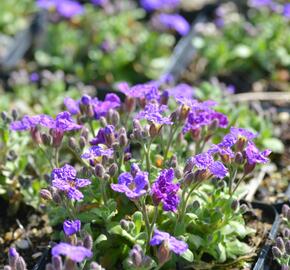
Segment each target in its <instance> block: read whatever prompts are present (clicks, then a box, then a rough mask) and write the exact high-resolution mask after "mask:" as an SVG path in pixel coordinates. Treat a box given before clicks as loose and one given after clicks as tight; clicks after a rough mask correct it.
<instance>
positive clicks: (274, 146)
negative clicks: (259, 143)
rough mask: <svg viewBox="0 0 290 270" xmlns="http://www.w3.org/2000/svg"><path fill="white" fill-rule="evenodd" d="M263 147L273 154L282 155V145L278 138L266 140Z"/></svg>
mask: <svg viewBox="0 0 290 270" xmlns="http://www.w3.org/2000/svg"><path fill="white" fill-rule="evenodd" d="M263 146H264V147H265V148H268V149H270V150H271V151H273V152H275V153H279V154H282V153H283V152H284V145H283V143H282V142H281V141H280V140H279V139H278V138H267V139H264V140H263Z"/></svg>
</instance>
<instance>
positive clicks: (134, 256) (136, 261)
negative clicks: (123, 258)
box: [130, 249, 142, 268]
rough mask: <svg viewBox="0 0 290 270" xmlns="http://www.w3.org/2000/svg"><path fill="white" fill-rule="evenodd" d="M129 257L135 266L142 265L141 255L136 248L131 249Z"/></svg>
mask: <svg viewBox="0 0 290 270" xmlns="http://www.w3.org/2000/svg"><path fill="white" fill-rule="evenodd" d="M130 257H131V259H132V263H133V265H134V266H135V267H136V268H139V267H140V266H141V265H142V255H141V254H140V253H139V252H138V251H137V250H136V249H133V250H132V252H131V254H130Z"/></svg>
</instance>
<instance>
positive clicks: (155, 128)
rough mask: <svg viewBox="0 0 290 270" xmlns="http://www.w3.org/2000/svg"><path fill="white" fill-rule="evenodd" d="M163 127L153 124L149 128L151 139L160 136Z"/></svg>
mask: <svg viewBox="0 0 290 270" xmlns="http://www.w3.org/2000/svg"><path fill="white" fill-rule="evenodd" d="M160 128H161V126H160V125H157V124H155V123H152V124H151V125H150V127H149V134H150V137H151V138H155V137H156V136H158V134H159V131H160Z"/></svg>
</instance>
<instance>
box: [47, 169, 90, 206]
mask: <svg viewBox="0 0 290 270" xmlns="http://www.w3.org/2000/svg"><path fill="white" fill-rule="evenodd" d="M51 179H52V186H53V187H55V188H57V189H58V190H60V191H63V192H64V193H65V194H66V196H67V197H68V198H69V199H72V200H77V201H80V200H82V199H83V197H84V195H83V193H82V192H81V191H79V188H82V187H85V186H88V185H90V184H91V181H90V180H88V179H80V178H77V172H76V170H75V169H74V167H72V166H71V165H68V164H66V165H64V166H63V167H61V168H56V169H53V171H52V173H51Z"/></svg>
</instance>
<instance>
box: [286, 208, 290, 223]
mask: <svg viewBox="0 0 290 270" xmlns="http://www.w3.org/2000/svg"><path fill="white" fill-rule="evenodd" d="M286 218H287V221H288V222H290V209H288V211H287V214H286Z"/></svg>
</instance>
